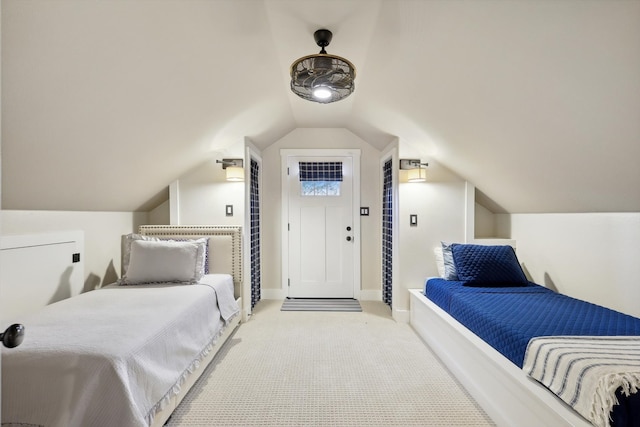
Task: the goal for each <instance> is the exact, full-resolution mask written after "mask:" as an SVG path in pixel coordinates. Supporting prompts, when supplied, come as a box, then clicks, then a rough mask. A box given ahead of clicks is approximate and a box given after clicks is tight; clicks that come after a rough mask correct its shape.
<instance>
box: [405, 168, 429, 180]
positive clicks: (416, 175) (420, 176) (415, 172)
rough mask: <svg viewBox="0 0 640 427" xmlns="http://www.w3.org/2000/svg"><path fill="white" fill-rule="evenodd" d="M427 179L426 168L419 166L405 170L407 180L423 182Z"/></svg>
mask: <svg viewBox="0 0 640 427" xmlns="http://www.w3.org/2000/svg"><path fill="white" fill-rule="evenodd" d="M426 180H427V170H426V169H423V168H421V167H418V168H416V169H409V170H408V171H407V181H408V182H425V181H426Z"/></svg>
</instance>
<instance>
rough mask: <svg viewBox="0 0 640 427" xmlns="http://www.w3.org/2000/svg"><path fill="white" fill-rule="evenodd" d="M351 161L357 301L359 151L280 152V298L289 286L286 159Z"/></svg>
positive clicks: (355, 292) (355, 295)
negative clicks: (341, 158)
mask: <svg viewBox="0 0 640 427" xmlns="http://www.w3.org/2000/svg"><path fill="white" fill-rule="evenodd" d="M298 156H300V157H302V156H304V157H330V156H340V157H351V159H352V161H353V165H352V167H353V180H352V185H353V188H352V192H353V194H352V196H353V198H352V201H351V203H352V204H353V209H352V222H353V263H354V265H353V298H355V299H360V289H361V288H362V286H361V283H360V280H361V273H360V265H361V253H360V208H359V206H360V149H358V148H353V149H339V148H338V149H324V148H317V149H314V148H311V149H302V148H301V149H285V148H283V149H281V150H280V167H281V171H280V177H281V197H280V199H281V201H282V204H281V210H280V218H281V225H280V229H281V231H282V235H281V240H280V241H281V243H282V245H281V246H282V252H281V253H282V255H281V260H282V267H281V268H282V269H281V272H280V277H281V290H282V291H283V293H284V295H288V294H289V293H288V286H289V230H288V228H289V227H288V224H289V182H288V180H289V176H288V173H287V167H288V163H289V162H288V158H289V157H298Z"/></svg>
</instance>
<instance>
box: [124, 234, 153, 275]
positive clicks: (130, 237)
mask: <svg viewBox="0 0 640 427" xmlns="http://www.w3.org/2000/svg"><path fill="white" fill-rule="evenodd" d="M136 240H146V241H151V242H158V241H160V239H157V238H155V237H149V236H143V235H142V234H135V233H130V234H127V235H126V236H122V248H121V250H122V260H121V262H122V265H121V267H120V272H121V273H122V277H124V276H125V275H126V274H127V270H128V269H129V262H130V260H131V243H133V242H134V241H136Z"/></svg>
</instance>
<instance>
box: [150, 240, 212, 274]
mask: <svg viewBox="0 0 640 427" xmlns="http://www.w3.org/2000/svg"><path fill="white" fill-rule="evenodd" d="M158 240H164V241H172V242H194V243H200V242H204V274H209V239H207V238H206V237H202V238H200V239H163V238H160V239H158Z"/></svg>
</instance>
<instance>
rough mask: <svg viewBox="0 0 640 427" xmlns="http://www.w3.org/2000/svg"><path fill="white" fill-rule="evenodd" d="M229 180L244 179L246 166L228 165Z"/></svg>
mask: <svg viewBox="0 0 640 427" xmlns="http://www.w3.org/2000/svg"><path fill="white" fill-rule="evenodd" d="M226 171H227V181H244V168H242V167H239V166H227V169H226Z"/></svg>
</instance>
